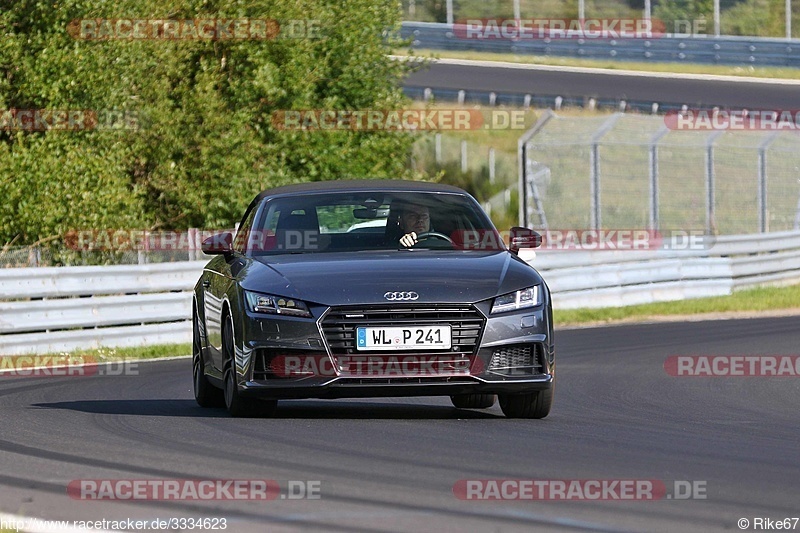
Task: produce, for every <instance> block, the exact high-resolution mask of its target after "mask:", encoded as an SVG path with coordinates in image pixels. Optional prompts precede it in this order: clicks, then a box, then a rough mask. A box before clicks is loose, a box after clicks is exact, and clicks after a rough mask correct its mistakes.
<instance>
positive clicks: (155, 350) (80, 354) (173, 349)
mask: <svg viewBox="0 0 800 533" xmlns="http://www.w3.org/2000/svg"><path fill="white" fill-rule="evenodd" d="M191 353H192V345H191V344H189V343H186V344H154V345H153V346H134V347H128V348H94V349H91V350H74V351H71V352H59V353H50V354H46V355H48V356H60V357H70V358H74V359H86V361H87V362H97V363H104V362H108V361H128V360H134V359H156V358H159V357H175V356H180V355H191Z"/></svg>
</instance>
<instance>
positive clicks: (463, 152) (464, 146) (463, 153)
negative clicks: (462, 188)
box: [461, 141, 467, 172]
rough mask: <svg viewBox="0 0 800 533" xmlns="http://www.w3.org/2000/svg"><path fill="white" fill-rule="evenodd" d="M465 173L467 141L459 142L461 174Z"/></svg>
mask: <svg viewBox="0 0 800 533" xmlns="http://www.w3.org/2000/svg"><path fill="white" fill-rule="evenodd" d="M466 171H467V141H461V172H466Z"/></svg>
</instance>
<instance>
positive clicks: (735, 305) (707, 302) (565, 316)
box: [553, 285, 800, 327]
mask: <svg viewBox="0 0 800 533" xmlns="http://www.w3.org/2000/svg"><path fill="white" fill-rule="evenodd" d="M554 298H555V299H556V300H557V299H558V295H557V294H556V295H554ZM798 308H800V285H793V286H789V287H760V288H755V289H748V290H743V291H737V292H736V293H734V294H732V295H731V296H715V297H712V298H697V299H692V300H681V301H676V302H660V303H652V304H643V305H631V306H626V307H613V308H606V309H569V310H560V311H559V310H554V311H553V321H554V322H555V324H556V326H557V327H563V326H571V325H579V324H586V323H596V322H599V323H613V322H619V321H635V320H650V319H657V318H658V317H665V316H666V317H668V316H675V315H699V314H703V313H726V312H737V311H739V312H747V311H750V312H760V311H773V310H777V309H798Z"/></svg>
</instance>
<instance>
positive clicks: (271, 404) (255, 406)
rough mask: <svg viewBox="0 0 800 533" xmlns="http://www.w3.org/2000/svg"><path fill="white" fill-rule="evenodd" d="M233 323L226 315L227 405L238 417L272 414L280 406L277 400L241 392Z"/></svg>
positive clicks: (224, 377) (224, 325)
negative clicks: (243, 394) (235, 360)
mask: <svg viewBox="0 0 800 533" xmlns="http://www.w3.org/2000/svg"><path fill="white" fill-rule="evenodd" d="M234 346H235V344H234V339H233V324H232V323H231V319H230V317H226V318H225V320H224V322H223V327H222V350H223V360H224V361H225V363H224V365H225V371H224V372H223V375H222V379H223V382H224V385H225V389H224V397H225V407H227V409H228V412H229V413H230V414H231V416H233V417H236V418H240V417H243V418H252V417H257V416H272V415H273V414H274V413H275V410H276V408H277V407H278V401H277V400H260V399H256V398H244V397H242V395H241V394H239V389H238V387H237V383H236V381H237V380H236V367H235V363H234V357H233V354H234Z"/></svg>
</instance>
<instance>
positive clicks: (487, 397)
mask: <svg viewBox="0 0 800 533" xmlns="http://www.w3.org/2000/svg"><path fill="white" fill-rule="evenodd" d="M495 399H497V397H496V396H495V395H494V394H458V395H456V396H450V401H451V402H453V405H454V406H455V407H458V408H459V409H488V408H489V407H491V406H493V405H494V401H495Z"/></svg>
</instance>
